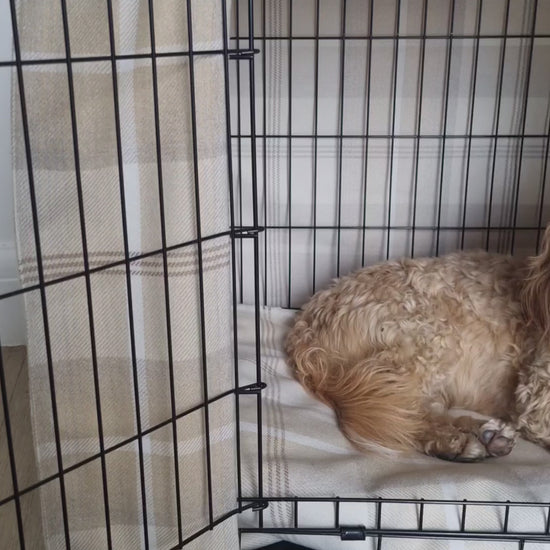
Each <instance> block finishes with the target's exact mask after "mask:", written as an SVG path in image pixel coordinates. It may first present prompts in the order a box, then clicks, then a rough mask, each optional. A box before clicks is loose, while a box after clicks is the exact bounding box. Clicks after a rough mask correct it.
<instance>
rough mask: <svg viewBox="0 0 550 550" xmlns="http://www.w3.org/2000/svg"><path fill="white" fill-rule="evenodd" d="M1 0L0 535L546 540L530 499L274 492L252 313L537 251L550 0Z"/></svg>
mask: <svg viewBox="0 0 550 550" xmlns="http://www.w3.org/2000/svg"><path fill="white" fill-rule="evenodd" d="M3 9H4V12H2V14H3V17H2V19H3V20H4V21H7V26H6V33H8V34H11V36H9V39H10V43H11V42H13V55H12V56H11V57H10V55H9V54H6V56H5V58H4V59H0V83H2V82H9V78H11V77H12V78H13V80H12V88H11V105H12V108H13V115H12V120H11V123H12V127H11V135H12V139H13V163H14V169H13V179H14V182H15V186H14V189H15V191H14V195H15V208H14V209H13V208H11V203H12V198H11V185H12V182H11V178H10V181H9V185H5V186H3V187H2V193H3V196H4V194H5V196H6V200H5V201H4V200H3V201H2V202H3V203H4V204H9V205H10V209H11V214H10V215H9V216H11V218H10V217H9V216H8V218H9V219H8V221H9V223H10V225H11V220H12V219H14V220H15V222H16V225H17V246H18V252H19V256H18V260H14V261H13V262H12V263H13V265H14V266H15V269H16V270H17V268H18V271H19V278H17V277H12V279H10V281H11V282H8V284H7V286H6V285H5V284H4V283H3V282H2V281H0V282H2V285H3V286H2V287H1V288H0V291H1V292H0V323H1V324H0V327H2V332H4V333H2V334H0V338H1V342H2V346H3V347H2V354H1V355H0V390H1V396H2V409H1V410H2V412H1V413H0V419H1V424H0V465H1V470H0V546H1V548H6V549H11V548H33V549H34V548H86V549H87V548H109V549H111V548H113V549H117V548H121V549H125V548H147V549H149V548H150V549H153V548H159V549H160V548H170V549H172V548H182V547H187V548H237V547H238V546H239V544H241V545H242V547H243V548H257V547H259V546H261V545H265V544H268V543H270V542H274V541H275V540H277V539H278V538H283V539H284V538H286V539H287V540H293V541H294V542H299V543H301V544H304V545H306V546H309V545H311V546H312V547H313V546H314V547H315V548H336V547H338V548H340V547H342V548H346V547H349V548H352V547H353V548H355V547H361V548H363V547H364V548H401V547H403V548H413V547H414V548H455V546H453V545H455V544H458V545H459V546H456V548H458V547H460V548H465V547H469V546H465V545H466V544H474V545H475V544H477V546H472V548H493V547H494V548H504V547H511V548H539V547H540V548H544V547H547V546H548V547H550V500H548V499H544V498H538V497H537V498H532V499H529V498H522V499H517V498H513V494H510V495H504V497H503V498H499V499H495V498H483V495H481V496H480V497H479V498H470V497H469V498H467V499H464V498H462V495H459V493H460V490H458V492H457V493H458V495H457V494H455V495H454V496H451V497H445V498H438V497H433V498H431V497H430V496H429V495H430V494H431V493H429V491H428V487H426V493H423V492H422V490H421V489H420V493H419V494H416V495H415V496H411V495H410V494H406V493H404V494H399V492H397V494H396V495H395V494H394V495H393V496H391V495H390V496H388V495H385V496H381V494H380V493H378V492H377V491H365V494H363V495H359V496H358V495H357V494H354V495H352V496H350V495H346V494H340V493H339V492H338V488H337V487H336V488H335V489H334V491H331V492H330V494H319V492H318V491H316V490H315V486H314V485H310V486H306V487H307V488H306V489H304V493H303V494H300V491H299V488H298V487H294V486H292V485H290V486H285V485H284V483H283V484H282V485H280V487H283V488H284V490H281V491H279V492H278V493H277V494H275V493H273V492H272V490H271V488H272V487H273V484H272V480H271V478H281V477H282V476H283V474H282V470H281V469H280V467H279V464H278V463H277V460H280V461H283V460H286V457H285V456H284V451H283V450H279V451H277V452H278V453H279V454H277V453H272V452H271V451H272V450H273V448H274V447H273V443H272V441H273V440H274V438H275V437H276V435H274V434H275V431H274V430H273V429H271V428H270V426H269V422H270V421H271V420H273V417H274V415H275V413H274V412H273V410H275V409H273V410H272V409H271V408H270V407H267V408H266V406H265V399H266V395H267V394H266V392H268V391H269V385H267V386H266V376H267V378H269V377H270V376H272V375H273V372H271V371H270V370H269V369H270V368H271V367H270V366H269V365H267V366H266V364H267V363H265V362H264V359H263V354H264V352H265V349H264V345H263V343H264V340H263V332H265V330H264V329H265V326H266V325H265V323H264V318H263V317H262V315H263V312H264V311H266V309H265V306H267V307H268V308H270V311H273V310H275V309H278V308H283V309H293V308H297V307H299V306H300V304H301V303H303V302H304V301H305V300H306V299H307V297H308V296H310V295H311V294H312V293H313V292H315V291H316V290H317V289H318V288H320V287H322V286H323V285H324V284H326V283H327V282H328V281H329V280H330V279H331V278H333V277H336V276H339V275H341V274H344V273H347V272H349V271H351V270H353V269H356V268H358V267H361V266H364V265H369V264H372V263H375V262H377V261H381V260H385V259H388V258H395V257H400V256H412V257H414V256H419V255H423V256H424V255H437V254H442V253H445V252H447V251H451V250H455V249H457V248H486V249H488V250H493V251H498V252H504V253H512V254H522V255H526V254H531V253H533V252H535V251H536V250H538V248H539V245H540V237H541V232H542V230H543V228H544V225H545V223H546V222H547V220H548V207H549V200H550V199H549V197H548V196H547V195H548V193H546V186H547V183H548V180H549V178H550V174H549V170H548V158H549V147H550V71H549V69H548V68H549V66H550V1H549V0H475V1H469V0H389V1H386V0H369V1H367V0H281V1H279V0H233V1H232V2H231V1H230V0H218V1H217V0H187V1H186V2H175V1H174V2H169V1H162V2H161V1H158V0H156V1H155V0H143V1H139V2H124V1H122V0H119V1H116V0H105V1H102V0H97V1H95V0H94V1H90V2H86V3H83V2H76V1H70V0H47V1H41V2H38V1H34V2H33V1H31V0H20V1H17V0H9V2H8V1H7V2H4V6H3ZM8 31H9V32H8ZM6 51H8V50H6ZM2 77H5V78H4V80H2ZM2 97H4V96H2ZM2 102H3V105H4V111H5V112H8V111H9V104H10V96H9V95H6V99H5V101H4V99H3V100H2ZM6 120H7V119H6ZM7 134H9V130H7ZM2 183H3V182H2ZM2 238H3V235H2ZM14 257H15V255H14ZM0 259H1V258H0ZM12 267H13V266H12ZM0 268H2V266H1V265H0ZM0 273H1V272H0ZM16 279H19V280H16ZM247 304H248V309H246V307H247ZM23 305H24V309H25V312H26V326H27V355H28V358H27V359H26V358H25V354H24V351H23V349H22V348H20V347H19V348H15V347H10V346H11V345H12V342H14V341H16V340H13V337H12V334H11V328H12V325H13V324H14V323H15V318H16V316H15V314H14V313H13V312H14V311H17V310H18V308H19V310H21V309H22V308H23ZM243 312H244V313H243ZM241 317H245V318H246V319H247V323H242V322H241V320H240V319H241ZM4 320H7V321H8V323H7V324H6V323H5V322H3V321H4ZM10 320H12V321H13V323H10V322H9V321H10ZM6 327H8V328H7V329H6ZM239 332H241V333H242V332H247V334H248V336H249V344H250V345H249V346H248V348H247V349H246V350H245V351H244V352H243V351H242V349H243V348H242V347H241V345H242V342H241V341H240V338H241V335H240V334H239ZM245 347H246V346H245ZM243 359H244V363H246V362H248V363H249V364H250V365H252V366H251V368H249V369H248V370H246V369H245V368H244V367H243V364H244V363H243ZM268 384H269V381H268ZM277 388H278V389H277V390H276V393H277V392H279V393H277V395H278V398H279V399H281V390H280V388H279V387H278V386H277ZM29 396H30V399H29ZM270 398H271V397H270ZM29 403H30V404H29ZM277 411H279V412H277V413H276V415H280V416H281V418H282V417H283V414H282V413H281V412H280V410H279V409H277ZM296 413H297V414H301V413H300V411H299V409H296ZM250 419H252V421H250ZM281 426H282V428H281V429H280V430H279V431H284V423H281ZM31 432H32V437H31ZM277 437H278V436H277ZM283 440H284V438H283ZM281 449H282V448H281ZM302 458H303V457H302ZM362 460H363V461H369V460H370V458H369V457H368V456H366V457H363V458H362ZM308 461H310V462H311V464H310V471H311V474H312V476H311V477H312V478H314V477H315V476H314V475H313V474H314V472H315V471H316V470H317V469H318V468H319V469H322V471H323V472H329V474H328V475H329V476H330V471H331V470H330V465H329V467H328V470H327V469H326V464H320V463H319V464H316V463H315V457H314V455H312V456H311V458H310V459H309V458H308V459H304V460H303V461H302V462H305V463H308ZM465 467H466V468H468V467H469V465H466V466H465ZM488 468H490V466H488ZM487 472H489V470H487ZM487 476H488V477H487V479H491V476H490V475H489V473H488V474H487ZM336 481H337V480H336ZM389 481H391V480H389ZM501 481H502V482H504V483H505V482H506V480H501ZM528 481H529V480H525V484H526V485H528V484H529V483H528ZM382 493H383V491H382ZM474 496H475V495H474ZM320 510H322V512H321V511H320ZM350 511H351V513H350ZM487 511H489V512H490V513H491V514H493V515H492V516H491V517H493V519H494V521H493V523H490V524H485V523H483V522H480V521H479V518H480V517H481V515H482V514H483V513H486V512H487ZM439 516H444V517H446V518H447V519H449V517H451V519H452V521H447V522H443V524H441V523H438V522H437V521H434V518H438V517H439ZM237 518H243V519H242V521H241V519H239V520H238V521H237ZM526 518H527V519H526ZM270 536H271V538H270ZM352 541H355V542H352ZM360 541H363V542H360ZM361 544H362V545H363V546H357V545H361ZM398 544H404V546H397V545H398ZM413 544H415V545H417V546H413ZM336 545H342V546H336ZM348 545H349V546H348Z"/></svg>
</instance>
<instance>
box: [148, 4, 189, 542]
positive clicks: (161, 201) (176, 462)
mask: <svg viewBox="0 0 550 550" xmlns="http://www.w3.org/2000/svg"><path fill="white" fill-rule="evenodd" d="M148 4H149V40H150V46H151V76H152V79H153V110H154V117H155V145H156V156H157V159H156V160H157V179H158V196H159V215H160V235H161V245H162V273H163V280H164V309H165V313H166V344H167V352H168V376H169V381H170V413H171V415H172V419H171V424H172V451H173V453H174V482H175V485H176V487H175V489H176V491H175V492H176V494H175V497H176V515H177V520H176V521H177V526H178V543H179V544H182V543H183V526H182V509H181V494H180V472H179V460H178V429H177V422H176V414H177V411H176V389H175V381H174V354H173V349H172V321H171V307H170V282H169V278H168V254H167V251H166V247H167V240H166V214H165V209H164V178H163V171H162V144H161V138H160V109H159V90H158V74H157V47H156V40H155V13H154V8H153V0H148Z"/></svg>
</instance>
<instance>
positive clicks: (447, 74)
mask: <svg viewBox="0 0 550 550" xmlns="http://www.w3.org/2000/svg"><path fill="white" fill-rule="evenodd" d="M454 22H455V0H451V22H450V29H449V36H448V40H449V47H448V49H447V68H446V70H445V114H444V115H443V135H442V138H441V139H442V144H441V172H440V175H439V199H438V207H437V229H436V241H435V255H436V256H439V239H440V236H441V207H442V204H443V177H444V175H445V146H446V144H447V115H448V112H449V92H450V89H451V82H450V80H451V63H452V58H453V31H454Z"/></svg>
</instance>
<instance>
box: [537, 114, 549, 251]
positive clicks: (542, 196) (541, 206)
mask: <svg viewBox="0 0 550 550" xmlns="http://www.w3.org/2000/svg"><path fill="white" fill-rule="evenodd" d="M549 153H550V120H549V121H548V134H547V137H546V150H545V153H544V167H543V169H542V179H541V191H540V203H539V214H538V223H537V225H538V231H537V244H536V253H537V254H538V253H539V250H540V240H541V231H542V229H543V227H542V213H543V210H544V199H545V194H546V176H547V174H548V156H549Z"/></svg>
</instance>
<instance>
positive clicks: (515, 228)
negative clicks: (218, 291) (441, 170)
mask: <svg viewBox="0 0 550 550" xmlns="http://www.w3.org/2000/svg"><path fill="white" fill-rule="evenodd" d="M265 229H292V230H294V229H308V230H312V229H323V230H333V231H338V230H339V229H350V230H356V231H359V230H363V229H365V230H367V231H368V230H384V231H387V230H388V229H391V230H392V231H394V230H396V231H412V230H413V229H414V230H415V231H437V230H438V229H439V230H440V231H463V230H464V231H488V230H489V229H490V230H491V231H540V227H539V226H538V225H534V226H532V227H528V226H524V227H518V226H511V225H509V226H494V225H492V226H490V227H489V226H486V225H477V226H470V227H464V226H462V225H453V226H449V225H446V226H443V225H442V226H441V227H439V228H438V226H437V225H414V226H413V225H392V226H388V225H319V224H317V225H315V226H313V225H291V226H288V225H266V226H265Z"/></svg>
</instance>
